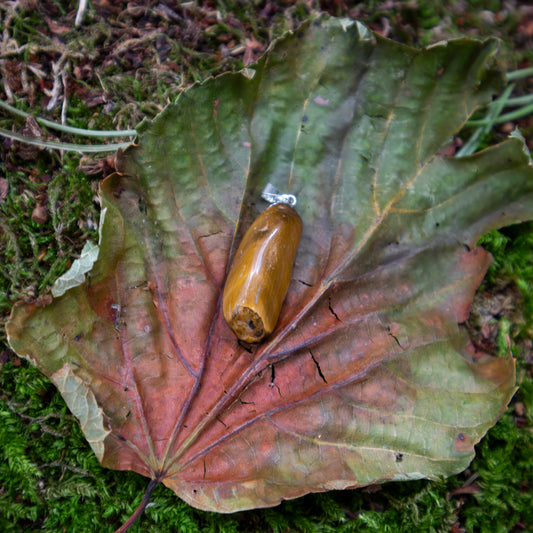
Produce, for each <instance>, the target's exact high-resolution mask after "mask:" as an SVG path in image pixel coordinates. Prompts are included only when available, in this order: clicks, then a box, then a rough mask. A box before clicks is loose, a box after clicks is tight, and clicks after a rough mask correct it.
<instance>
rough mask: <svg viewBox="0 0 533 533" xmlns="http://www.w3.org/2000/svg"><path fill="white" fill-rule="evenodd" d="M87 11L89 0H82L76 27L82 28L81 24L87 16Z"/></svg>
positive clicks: (75, 23) (79, 5)
mask: <svg viewBox="0 0 533 533" xmlns="http://www.w3.org/2000/svg"><path fill="white" fill-rule="evenodd" d="M86 9H87V0H80V3H79V4H78V12H77V13H76V20H75V21H74V25H75V26H76V27H78V26H81V23H82V21H83V15H84V14H85V10H86Z"/></svg>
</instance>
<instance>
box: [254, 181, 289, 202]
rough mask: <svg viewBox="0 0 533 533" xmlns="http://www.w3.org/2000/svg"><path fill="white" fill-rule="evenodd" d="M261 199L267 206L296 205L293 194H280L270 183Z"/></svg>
mask: <svg viewBox="0 0 533 533" xmlns="http://www.w3.org/2000/svg"><path fill="white" fill-rule="evenodd" d="M261 198H263V200H265V201H266V202H268V203H269V204H288V205H290V206H291V207H294V206H295V205H296V196H294V194H282V193H281V192H280V191H279V190H278V189H276V187H274V185H272V183H267V184H266V185H265V188H264V189H263V192H262V193H261Z"/></svg>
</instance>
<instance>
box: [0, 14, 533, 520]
mask: <svg viewBox="0 0 533 533" xmlns="http://www.w3.org/2000/svg"><path fill="white" fill-rule="evenodd" d="M493 50H494V43H492V42H480V41H472V40H466V39H464V40H457V41H453V42H448V43H443V44H439V45H435V46H432V47H430V48H428V49H425V50H421V51H417V50H413V49H411V48H408V47H405V46H401V45H399V44H397V43H394V42H392V41H389V40H386V39H382V38H380V37H378V36H376V35H373V34H371V33H369V32H367V31H366V30H365V29H364V28H362V27H361V26H359V25H358V24H355V23H351V22H348V21H338V20H321V21H314V22H311V23H308V24H306V25H305V26H304V27H302V28H301V29H299V30H298V31H296V32H295V33H294V34H290V35H288V36H287V37H286V38H284V39H282V40H281V41H279V42H278V43H277V44H276V45H275V46H274V47H273V48H272V49H271V50H270V51H269V52H267V53H266V54H265V56H264V57H263V58H262V59H261V60H260V61H259V63H258V64H257V65H256V66H255V69H254V70H253V71H251V70H249V71H247V72H246V73H245V74H246V75H244V74H241V73H238V74H228V75H224V76H221V77H219V78H216V79H210V80H208V81H207V82H205V83H204V84H202V85H197V86H195V87H193V88H191V89H190V90H188V91H186V92H184V93H183V94H182V95H181V97H180V98H179V101H178V102H177V103H176V104H174V105H171V106H169V107H168V108H167V109H166V110H165V111H164V112H163V113H162V114H161V115H160V116H158V117H157V119H155V120H154V121H153V122H152V123H147V124H143V125H142V126H141V128H140V130H141V135H140V139H139V143H138V147H136V148H135V149H131V150H129V151H128V152H127V153H126V156H125V170H124V172H123V173H122V174H120V175H118V174H116V175H113V176H111V177H109V178H108V179H106V180H105V181H104V182H103V184H102V187H101V201H102V215H103V216H102V219H103V224H102V226H101V238H100V249H99V256H98V260H97V261H96V263H95V264H94V266H93V267H92V270H91V271H90V272H89V274H88V280H87V282H85V283H81V284H79V281H78V282H76V283H78V285H77V286H75V287H73V288H70V289H68V290H66V292H65V294H63V295H62V296H57V297H55V298H54V299H53V301H52V303H50V304H49V305H47V306H44V307H43V306H39V305H37V304H35V305H28V304H20V305H17V306H15V308H14V309H13V313H12V317H11V320H10V322H9V324H8V326H7V331H8V335H9V342H10V343H11V346H12V347H13V348H14V349H15V351H16V352H17V353H18V354H20V355H21V356H23V357H26V358H28V359H30V360H31V361H32V362H33V363H34V364H36V365H37V366H38V367H39V368H40V369H41V370H42V371H43V372H44V373H45V374H46V375H48V376H50V377H51V379H52V380H53V381H54V383H55V384H56V385H57V387H58V388H59V390H60V391H61V393H62V394H63V396H64V398H65V400H66V402H67V404H68V405H69V407H70V409H71V410H72V412H73V413H74V414H75V415H76V416H77V417H78V418H79V419H80V422H81V425H82V428H83V431H84V432H85V435H86V436H87V440H88V441H89V442H90V443H91V446H92V447H93V449H94V451H95V453H96V454H97V456H98V458H99V460H100V461H101V463H102V464H103V465H105V466H107V467H109V468H114V469H120V470H134V471H136V472H139V473H141V474H143V475H145V476H148V477H150V478H152V479H155V480H160V481H162V482H163V483H165V484H166V485H167V486H168V487H170V488H172V489H173V490H174V491H175V492H176V494H178V495H179V496H180V497H181V498H183V499H184V500H186V501H187V502H189V503H190V504H191V505H194V506H196V507H199V508H202V509H208V510H214V511H221V512H230V511H236V510H240V509H247V508H253V507H261V506H269V505H274V504H276V503H278V502H279V501H280V500H281V499H284V498H293V497H296V496H300V495H302V494H305V493H307V492H312V491H323V490H329V489H341V488H346V487H357V486H362V485H366V484H369V483H376V482H383V481H387V480H406V479H415V478H421V477H428V478H434V477H436V476H441V475H450V474H453V473H456V472H459V471H461V470H463V469H464V468H466V466H467V465H468V464H469V462H470V461H471V459H472V457H473V453H474V452H473V446H474V444H475V443H476V442H478V441H479V439H480V438H481V437H482V436H483V434H484V433H485V432H486V431H487V429H488V428H489V427H490V426H491V425H493V424H494V422H495V421H496V419H497V418H498V417H499V416H500V415H501V413H502V412H503V410H504V409H505V407H506V405H507V403H508V401H509V399H510V398H511V396H512V394H513V392H514V390H515V373H514V361H513V360H512V359H511V358H508V359H504V358H494V357H491V356H489V355H487V354H485V353H482V352H479V351H476V349H474V347H473V345H472V343H471V342H470V340H469V338H468V336H467V334H466V333H465V331H464V329H463V328H462V327H461V323H463V322H464V321H465V320H466V319H467V316H468V311H469V306H470V303H471V301H472V297H473V294H474V291H475V290H476V288H477V287H478V285H479V283H480V282H481V280H482V278H483V276H484V273H485V271H486V269H487V266H488V265H489V263H490V256H489V254H488V253H486V252H485V251H484V250H483V249H481V248H476V247H475V243H476V241H477V239H478V238H479V237H480V235H481V234H483V233H484V232H486V231H488V230H490V229H491V228H495V227H500V226H503V225H506V224H510V223H514V222H517V221H521V220H524V219H526V218H529V217H531V215H532V211H533V194H532V191H533V172H532V168H531V166H530V162H529V158H528V155H527V154H526V153H525V151H524V148H523V143H522V142H521V141H520V140H519V139H510V140H509V141H507V142H505V143H503V144H501V145H499V146H496V147H494V148H491V149H489V150H486V151H484V152H482V153H480V154H477V155H474V156H472V157H468V158H463V159H455V158H450V157H445V156H442V155H439V153H438V151H439V149H440V148H441V147H442V146H443V144H445V143H446V142H447V141H448V140H449V139H450V138H451V137H452V136H453V134H454V133H455V132H457V131H458V130H459V129H460V128H461V126H462V125H463V124H464V122H465V120H466V119H467V117H468V116H469V115H470V114H471V113H472V111H473V110H474V109H475V108H476V106H478V105H480V104H482V103H486V102H487V101H488V100H489V99H490V96H491V94H492V93H493V92H494V91H495V90H496V89H497V88H498V87H499V86H500V84H501V77H500V76H499V75H497V74H495V73H494V72H492V71H490V70H487V69H486V67H485V66H484V65H485V63H486V61H487V58H488V57H489V56H490V55H491V53H492V52H493ZM252 74H253V75H252ZM267 182H272V183H273V184H274V185H276V186H277V187H278V188H279V189H280V190H282V191H284V192H290V193H294V194H296V195H297V197H298V210H299V213H300V215H301V217H302V219H303V222H304V231H303V237H302V242H301V245H300V248H299V251H298V254H297V258H296V263H295V267H294V271H293V280H292V283H291V286H290V288H289V292H288V295H287V298H286V301H285V304H284V307H283V309H282V313H281V317H280V321H279V324H278V326H277V328H276V330H275V331H274V333H273V335H272V336H271V337H270V338H268V339H267V340H266V341H265V342H263V343H261V344H259V345H257V346H254V347H249V346H241V345H240V344H239V343H238V342H237V339H236V337H235V336H234V335H233V333H232V332H231V330H230V329H229V328H228V326H227V325H226V323H225V322H224V319H223V317H222V313H221V291H222V288H223V285H224V279H225V275H226V272H227V269H228V266H229V263H230V259H231V256H232V253H233V252H234V251H235V249H236V246H237V245H238V243H239V240H240V239H241V237H242V235H243V232H244V231H245V229H246V228H247V227H248V225H249V224H250V223H251V221H252V220H253V219H254V217H255V216H256V215H257V214H258V212H259V211H260V210H261V209H263V208H264V205H263V204H262V202H261V200H260V191H261V190H262V188H263V187H264V185H265V184H266V183H267ZM93 252H94V250H92V251H91V253H93ZM87 268H90V264H89V267H87ZM87 268H86V269H87ZM82 277H83V273H82V274H81V278H82ZM76 283H74V284H75V285H76Z"/></svg>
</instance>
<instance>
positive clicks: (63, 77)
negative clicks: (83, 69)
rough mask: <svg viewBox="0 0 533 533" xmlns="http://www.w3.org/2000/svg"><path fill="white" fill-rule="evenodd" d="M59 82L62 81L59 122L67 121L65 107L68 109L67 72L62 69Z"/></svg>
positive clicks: (64, 122)
mask: <svg viewBox="0 0 533 533" xmlns="http://www.w3.org/2000/svg"><path fill="white" fill-rule="evenodd" d="M61 82H62V83H63V105H62V106H61V124H63V125H64V124H66V123H67V109H68V90H67V89H68V88H67V83H68V80H67V73H66V72H65V71H64V70H63V72H61Z"/></svg>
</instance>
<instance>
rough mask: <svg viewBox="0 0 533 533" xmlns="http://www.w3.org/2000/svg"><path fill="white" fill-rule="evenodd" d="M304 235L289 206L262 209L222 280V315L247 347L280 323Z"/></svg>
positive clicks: (295, 214) (298, 218) (299, 221)
mask: <svg viewBox="0 0 533 533" xmlns="http://www.w3.org/2000/svg"><path fill="white" fill-rule="evenodd" d="M301 235H302V219H301V218H300V216H299V215H298V213H297V212H296V211H295V210H294V209H293V208H292V207H291V206H289V205H287V204H282V203H280V204H275V205H272V206H270V207H268V208H267V209H265V210H264V211H263V212H262V213H261V214H260V215H259V216H258V217H257V219H256V220H255V222H254V223H253V224H252V225H251V226H250V228H249V229H248V231H247V232H246V234H245V235H244V238H243V240H242V242H241V244H240V246H239V249H238V250H237V253H236V254H235V258H234V260H233V264H232V266H231V269H230V272H229V274H228V277H227V279H226V285H225V287H224V297H223V300H222V310H223V313H224V318H225V319H226V322H227V323H228V325H229V327H230V328H231V329H232V330H233V331H234V333H235V335H237V337H238V338H239V339H241V340H242V341H245V342H260V341H262V340H263V339H264V338H265V337H267V336H268V335H270V334H271V333H272V331H274V328H275V327H276V324H277V322H278V318H279V314H280V311H281V305H282V304H283V300H284V298H285V294H286V293H287V289H288V288H289V283H290V281H291V274H292V265H293V263H294V257H295V256H296V251H297V250H298V245H299V243H300V237H301Z"/></svg>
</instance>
